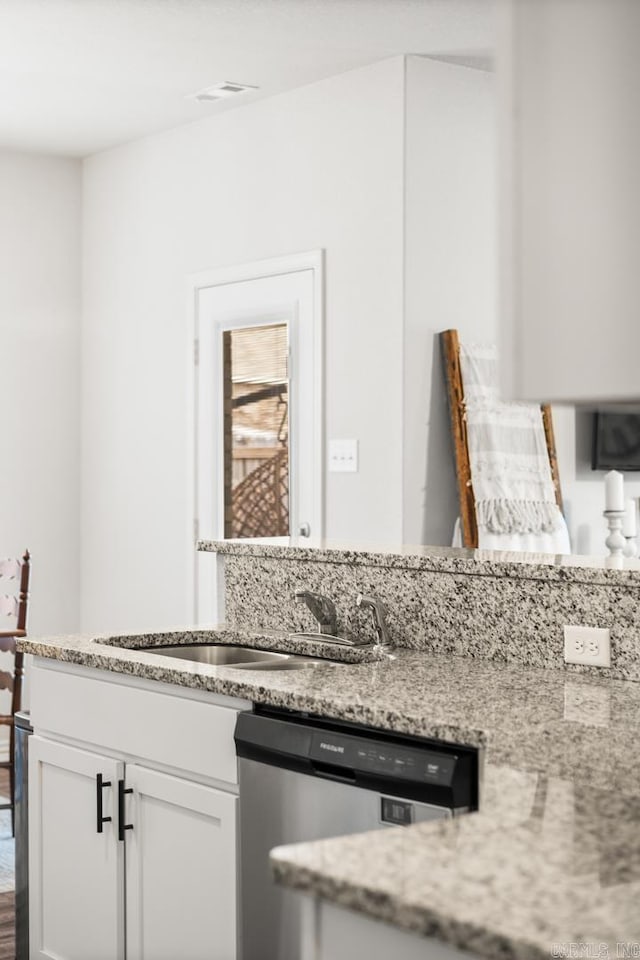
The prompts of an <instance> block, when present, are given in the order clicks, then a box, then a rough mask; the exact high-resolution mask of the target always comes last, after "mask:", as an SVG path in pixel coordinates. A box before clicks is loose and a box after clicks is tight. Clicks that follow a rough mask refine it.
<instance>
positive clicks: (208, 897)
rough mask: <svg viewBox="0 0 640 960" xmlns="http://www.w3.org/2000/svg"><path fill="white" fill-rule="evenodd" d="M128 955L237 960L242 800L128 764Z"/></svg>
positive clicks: (157, 959)
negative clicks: (239, 807) (238, 844)
mask: <svg viewBox="0 0 640 960" xmlns="http://www.w3.org/2000/svg"><path fill="white" fill-rule="evenodd" d="M126 781H127V787H128V788H132V789H133V793H132V794H131V795H130V796H129V797H128V798H127V820H128V822H129V823H131V824H133V829H132V830H130V831H128V832H127V839H126V846H127V852H126V888H127V960H176V958H178V957H179V958H180V960H203V958H205V957H206V958H207V960H234V958H235V957H236V938H237V920H236V910H237V893H236V807H237V803H238V798H237V797H236V796H234V795H232V794H226V793H223V792H221V791H219V790H214V789H213V788H211V787H205V786H202V785H201V784H198V783H192V782H190V781H187V780H182V779H180V778H179V777H172V776H169V775H167V774H163V773H157V772H156V771H154V770H148V769H147V768H146V767H141V766H137V765H135V764H131V765H129V766H127V769H126Z"/></svg>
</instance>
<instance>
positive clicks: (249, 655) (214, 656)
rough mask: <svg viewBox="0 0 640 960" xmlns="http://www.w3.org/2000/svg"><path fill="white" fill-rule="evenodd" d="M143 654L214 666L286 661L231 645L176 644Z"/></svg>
mask: <svg viewBox="0 0 640 960" xmlns="http://www.w3.org/2000/svg"><path fill="white" fill-rule="evenodd" d="M143 649H144V652H145V653H156V654H158V655H159V656H161V657H175V658H176V659H177V660H192V661H195V662H196V663H210V664H213V665H214V666H221V665H223V664H233V666H235V665H236V664H242V663H277V662H278V661H279V660H286V659H287V657H288V654H286V653H273V652H272V651H271V650H255V649H253V648H252V647H236V646H234V645H233V644H228V645H224V644H215V643H177V644H173V645H171V646H164V647H163V646H158V647H144V648H143Z"/></svg>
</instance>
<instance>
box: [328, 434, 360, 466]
mask: <svg viewBox="0 0 640 960" xmlns="http://www.w3.org/2000/svg"><path fill="white" fill-rule="evenodd" d="M329 471H330V473H357V472H358V441H357V440H329Z"/></svg>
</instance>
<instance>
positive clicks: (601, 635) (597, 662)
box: [564, 626, 611, 667]
mask: <svg viewBox="0 0 640 960" xmlns="http://www.w3.org/2000/svg"><path fill="white" fill-rule="evenodd" d="M564 662H565V663H581V664H586V665H587V666H590V667H610V666H611V643H610V634H609V630H606V629H602V628H601V627H574V626H566V627H565V628H564Z"/></svg>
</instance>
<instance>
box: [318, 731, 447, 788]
mask: <svg viewBox="0 0 640 960" xmlns="http://www.w3.org/2000/svg"><path fill="white" fill-rule="evenodd" d="M310 756H311V759H312V760H319V761H320V762H322V763H329V764H332V765H334V766H339V767H342V766H344V767H349V768H350V769H352V770H361V771H362V772H366V773H376V774H380V775H382V776H385V777H394V778H398V779H404V780H413V781H416V780H417V781H423V782H425V783H435V784H439V785H441V786H444V787H448V786H449V785H450V784H451V780H452V777H453V771H454V767H455V760H456V758H455V756H451V755H448V754H441V753H434V752H430V751H428V750H422V749H411V748H408V747H404V746H397V745H396V744H394V743H385V742H384V741H375V740H371V739H369V738H366V739H364V738H362V737H350V736H346V735H344V734H341V733H333V732H326V731H320V730H316V731H314V732H313V735H312V739H311V749H310Z"/></svg>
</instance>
